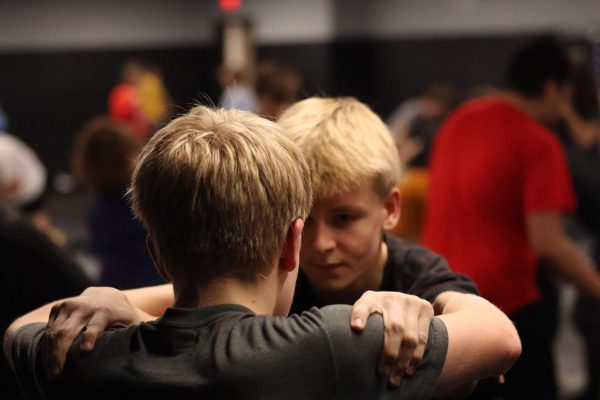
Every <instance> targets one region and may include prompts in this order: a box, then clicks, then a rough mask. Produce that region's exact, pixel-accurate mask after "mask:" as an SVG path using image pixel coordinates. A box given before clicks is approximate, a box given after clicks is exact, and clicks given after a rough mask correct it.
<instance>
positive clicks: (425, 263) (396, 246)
mask: <svg viewBox="0 0 600 400" xmlns="http://www.w3.org/2000/svg"><path fill="white" fill-rule="evenodd" d="M385 240H386V244H387V246H388V260H389V262H390V263H391V266H392V267H393V268H400V270H401V272H403V273H407V272H409V271H419V270H423V269H424V268H428V267H431V266H433V265H437V264H439V265H441V266H442V267H445V268H447V267H448V264H447V263H446V260H445V259H444V258H443V257H442V256H440V255H438V254H436V253H434V252H433V251H431V250H429V249H427V248H425V247H423V246H419V245H417V244H415V243H411V242H408V241H405V240H402V239H400V238H398V237H396V236H393V235H390V234H386V235H385Z"/></svg>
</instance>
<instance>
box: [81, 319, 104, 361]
mask: <svg viewBox="0 0 600 400" xmlns="http://www.w3.org/2000/svg"><path fill="white" fill-rule="evenodd" d="M107 327H108V320H107V318H106V315H105V314H104V313H96V314H94V315H93V316H92V318H91V319H90V320H89V322H88V323H87V325H86V326H85V328H84V331H83V333H82V339H81V350H83V351H88V352H89V351H92V349H93V348H94V345H95V344H96V339H97V338H98V335H99V334H100V333H101V332H104V330H105V329H106V328H107Z"/></svg>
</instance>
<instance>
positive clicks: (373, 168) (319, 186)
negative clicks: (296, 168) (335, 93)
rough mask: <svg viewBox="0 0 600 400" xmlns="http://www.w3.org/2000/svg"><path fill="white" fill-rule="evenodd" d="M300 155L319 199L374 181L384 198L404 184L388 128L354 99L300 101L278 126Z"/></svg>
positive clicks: (283, 117)
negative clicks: (298, 150) (295, 145)
mask: <svg viewBox="0 0 600 400" xmlns="http://www.w3.org/2000/svg"><path fill="white" fill-rule="evenodd" d="M278 123H279V125H280V126H281V127H283V128H284V130H285V132H286V133H287V134H288V136H289V137H290V138H292V140H294V141H295V142H296V143H297V144H298V145H299V146H300V148H301V149H302V152H303V154H304V157H305V158H306V160H307V162H308V165H309V167H310V169H311V176H312V188H313V195H314V197H315V199H324V198H328V197H331V196H333V195H335V194H339V193H343V192H346V191H349V190H352V189H355V188H357V187H358V186H359V185H360V184H361V183H362V182H364V181H365V180H367V179H374V183H375V188H376V190H377V191H378V192H379V194H381V195H382V196H385V195H387V193H388V192H389V190H390V189H391V188H392V187H393V186H394V185H396V184H397V183H398V181H399V180H400V173H401V167H400V160H399V158H398V153H397V151H396V146H395V144H394V141H393V139H392V137H391V135H390V132H389V130H388V128H387V127H386V126H385V124H384V123H383V122H382V121H381V119H380V118H379V117H378V116H377V115H376V114H375V113H374V112H373V111H371V109H370V108H369V107H368V106H367V105H365V104H363V103H361V102H359V101H358V100H356V99H354V98H350V97H343V98H318V97H312V98H309V99H306V100H302V101H300V102H298V103H296V104H294V105H293V106H291V107H290V108H289V109H288V110H286V111H285V112H284V113H283V114H282V115H281V117H280V118H279V121H278Z"/></svg>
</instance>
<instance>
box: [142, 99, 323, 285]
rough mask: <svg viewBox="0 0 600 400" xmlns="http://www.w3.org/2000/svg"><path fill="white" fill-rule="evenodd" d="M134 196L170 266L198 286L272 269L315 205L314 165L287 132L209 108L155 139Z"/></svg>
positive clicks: (249, 116)
mask: <svg viewBox="0 0 600 400" xmlns="http://www.w3.org/2000/svg"><path fill="white" fill-rule="evenodd" d="M130 195H131V200H132V205H133V210H134V212H135V214H136V216H137V217H138V218H139V219H140V220H141V221H142V222H143V223H144V225H145V226H146V228H147V229H148V231H149V232H150V234H151V236H152V238H153V240H154V242H155V243H156V245H157V248H158V249H157V250H158V253H159V254H158V258H159V260H160V261H161V262H162V263H164V266H165V268H167V270H168V271H169V272H170V273H171V274H172V275H173V277H174V278H175V279H178V278H179V279H193V280H194V281H195V283H196V284H200V285H207V284H209V283H210V282H211V281H212V280H213V279H214V278H217V277H222V276H235V277H238V278H242V279H244V280H254V279H255V278H256V277H257V276H258V275H260V274H262V273H265V272H268V270H267V268H268V267H270V266H271V264H272V262H273V260H274V258H275V257H276V256H277V255H278V252H280V251H281V248H282V246H283V242H284V240H285V236H286V234H287V231H288V229H289V227H290V224H291V223H292V222H293V221H294V220H295V219H296V218H299V217H300V218H305V217H306V216H307V214H308V212H309V211H310V207H311V198H312V196H311V187H310V173H309V169H308V166H307V164H306V162H305V161H304V158H303V156H302V153H301V151H300V149H299V148H298V147H297V146H296V145H295V144H294V143H293V142H292V141H291V140H290V139H289V138H287V137H286V136H285V135H284V134H283V133H282V131H281V128H280V127H278V126H277V125H276V124H275V123H273V122H270V121H267V120H265V119H263V118H261V117H258V116H257V115H254V114H252V113H248V112H244V111H239V110H223V109H218V110H214V109H210V108H207V107H203V106H198V107H195V108H194V109H192V110H191V111H190V112H189V113H188V114H186V115H183V116H181V117H179V118H176V119H174V120H173V121H171V122H170V123H169V124H168V125H167V126H165V127H164V128H162V129H161V130H160V131H159V132H158V133H157V134H156V135H155V136H154V137H152V139H151V140H150V141H149V142H148V144H147V145H146V146H145V147H144V149H143V150H142V153H141V154H140V158H139V163H138V165H137V167H136V169H135V171H134V175H133V182H132V186H131V189H130Z"/></svg>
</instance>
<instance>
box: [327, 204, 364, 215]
mask: <svg viewBox="0 0 600 400" xmlns="http://www.w3.org/2000/svg"><path fill="white" fill-rule="evenodd" d="M330 212H336V213H357V214H358V213H363V212H364V210H363V209H362V208H360V207H356V206H350V205H341V206H337V207H334V208H332V209H331V210H330Z"/></svg>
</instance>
